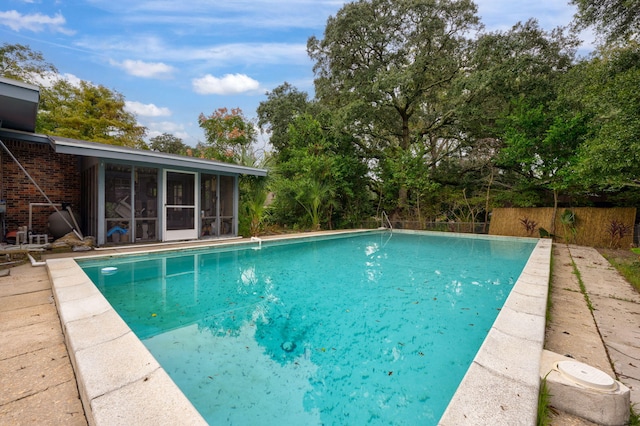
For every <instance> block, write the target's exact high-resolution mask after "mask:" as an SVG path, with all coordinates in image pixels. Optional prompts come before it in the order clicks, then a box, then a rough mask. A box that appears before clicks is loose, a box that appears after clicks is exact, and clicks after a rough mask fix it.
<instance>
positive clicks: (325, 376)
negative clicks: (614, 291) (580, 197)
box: [82, 233, 535, 424]
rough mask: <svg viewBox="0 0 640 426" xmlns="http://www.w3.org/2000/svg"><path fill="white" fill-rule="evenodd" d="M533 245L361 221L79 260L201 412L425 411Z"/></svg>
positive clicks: (392, 414)
mask: <svg viewBox="0 0 640 426" xmlns="http://www.w3.org/2000/svg"><path fill="white" fill-rule="evenodd" d="M534 245H535V243H534V242H531V241H527V242H523V241H521V240H520V241H513V240H504V239H503V240H496V239H482V238H464V237H463V238H452V237H450V236H446V237H442V236H436V235H432V234H430V235H424V234H410V235H407V234H399V233H394V234H393V236H390V235H389V234H388V233H367V234H365V235H360V236H357V237H349V238H341V239H340V240H327V239H325V240H320V241H318V240H315V241H305V242H298V243H296V244H287V245H277V244H265V245H263V249H262V250H246V249H245V250H232V251H229V250H228V249H226V250H224V251H220V250H215V251H213V252H202V251H196V252H190V253H187V254H186V255H185V253H180V254H178V253H171V254H165V255H163V257H162V258H161V257H157V256H156V255H153V256H145V257H141V258H137V259H136V258H129V259H127V261H126V262H125V261H120V260H117V261H116V260H114V259H109V260H107V261H106V263H105V261H100V262H97V261H91V262H88V263H85V262H82V266H83V267H84V269H85V270H86V271H87V273H88V275H89V276H91V277H92V279H93V280H94V282H95V283H96V285H97V286H98V288H100V290H101V291H102V292H103V293H104V294H105V296H106V297H107V299H109V301H110V302H111V304H112V305H113V306H114V307H115V308H116V310H117V311H118V313H119V314H120V315H121V316H122V317H123V318H124V319H125V320H126V321H127V323H128V324H129V326H130V327H131V328H132V329H133V330H134V332H136V334H137V335H138V336H139V337H141V338H142V339H143V340H144V342H145V345H146V346H147V347H148V348H149V349H150V350H151V352H152V353H153V354H154V356H155V357H156V358H157V359H158V360H159V361H160V363H161V364H162V365H163V367H164V369H165V370H166V371H167V372H169V374H170V375H171V376H172V378H173V379H174V381H176V383H178V385H179V386H180V387H181V389H182V390H183V391H184V392H185V393H186V394H187V395H188V396H189V398H190V399H191V400H192V402H193V403H194V404H195V406H196V407H197V408H198V409H199V410H200V411H201V413H202V414H203V415H204V417H205V418H206V419H207V420H208V421H210V422H216V421H225V422H227V421H230V422H232V423H246V422H250V423H255V422H260V423H267V424H268V423H275V422H278V423H281V422H283V421H290V422H292V423H294V424H298V423H304V424H314V423H315V424H320V423H334V422H336V423H344V422H347V423H354V424H359V423H367V422H371V423H388V422H391V421H393V422H394V423H396V424H398V423H400V424H401V423H415V422H416V421H418V422H420V423H421V424H429V423H431V424H435V423H436V422H437V421H438V419H439V418H440V416H441V415H442V412H443V411H444V408H445V407H446V405H447V404H448V402H449V400H450V399H451V396H452V395H453V392H454V391H455V389H456V387H457V386H458V383H459V382H460V379H461V378H462V376H463V375H464V374H465V372H466V370H467V368H468V367H469V364H470V363H471V361H472V360H473V357H474V356H475V354H476V352H477V350H478V348H479V346H480V344H481V343H482V341H483V340H484V337H485V335H486V333H487V331H488V330H489V328H490V327H491V325H492V323H493V321H494V320H495V317H496V315H497V314H498V312H499V310H500V309H501V307H502V304H503V302H504V300H505V299H506V297H507V295H508V294H509V292H510V290H511V287H512V285H513V283H514V281H515V280H516V279H517V277H518V276H519V275H520V271H521V270H522V267H523V266H524V264H525V262H526V260H527V259H528V257H529V254H530V253H531V250H532V249H533V247H534ZM436 258H440V259H441V260H439V261H436ZM297 259H302V260H304V261H303V262H302V263H301V264H297V263H296V260H297ZM131 260H134V262H131ZM114 265H115V266H117V268H118V272H117V273H116V274H113V275H107V274H102V273H100V270H101V269H102V268H104V267H105V266H114ZM296 265H297V266H296ZM205 266H209V267H212V269H207V268H205ZM312 267H313V268H317V269H316V270H313V269H312ZM158 270H159V271H162V273H163V276H164V278H158V277H152V275H151V271H158ZM485 272H488V273H489V275H487V276H481V275H479V274H480V273H483V274H484V273H485ZM125 276H126V277H128V278H130V281H129V282H127V281H125V280H123V277H125ZM348 282H351V284H347V283H348ZM211 284H214V285H213V286H212V285H211ZM177 288H182V289H186V290H187V292H186V293H178V292H176V289H177ZM464 297H468V298H467V299H465V298H464ZM202 306H204V307H205V308H204V309H203V313H202V315H196V314H195V312H196V311H198V310H199V308H200V307H202ZM470 332H471V334H469V333H470ZM178 349H180V350H182V349H189V350H191V352H192V355H190V358H188V359H185V358H183V357H184V355H183V354H180V353H179V351H178ZM454 349H455V352H454ZM254 396H255V398H254ZM227 419H228V420H227Z"/></svg>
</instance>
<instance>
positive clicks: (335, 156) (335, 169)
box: [272, 114, 369, 229]
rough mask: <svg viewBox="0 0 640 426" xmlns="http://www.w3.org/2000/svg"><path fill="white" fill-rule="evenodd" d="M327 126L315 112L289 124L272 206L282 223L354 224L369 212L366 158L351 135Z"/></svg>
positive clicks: (280, 155)
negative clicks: (356, 150) (356, 151)
mask: <svg viewBox="0 0 640 426" xmlns="http://www.w3.org/2000/svg"><path fill="white" fill-rule="evenodd" d="M327 129H328V126H323V125H322V123H321V122H320V120H319V119H318V118H316V117H314V116H312V115H310V114H302V115H300V116H297V117H296V118H294V119H293V122H292V123H291V125H290V126H289V131H288V133H287V140H288V141H287V144H286V147H284V149H283V151H281V152H280V154H279V155H278V156H277V157H276V158H277V163H276V166H275V168H274V172H273V179H274V180H273V185H272V186H273V189H274V192H275V194H276V198H275V202H274V205H273V208H272V209H273V211H274V216H275V217H276V218H277V219H278V220H279V221H280V222H281V223H285V224H293V225H302V226H306V225H309V226H311V227H312V228H313V229H319V228H320V227H322V226H326V227H329V228H333V227H334V226H336V224H339V225H343V224H346V223H348V224H350V225H351V226H354V225H356V224H357V225H359V223H358V222H357V221H359V220H361V219H362V217H363V216H364V215H366V214H367V213H368V211H369V208H368V200H366V199H365V197H366V194H367V192H366V178H365V174H366V172H367V168H366V165H365V163H364V161H362V159H359V158H357V156H355V155H354V153H353V147H354V145H353V143H352V141H351V140H349V139H348V138H346V137H344V136H341V135H336V134H334V133H332V132H330V131H329V130H327ZM302 217H305V218H306V220H300V218H302ZM356 218H357V220H356Z"/></svg>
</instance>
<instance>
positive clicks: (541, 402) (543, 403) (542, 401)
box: [537, 376, 551, 426]
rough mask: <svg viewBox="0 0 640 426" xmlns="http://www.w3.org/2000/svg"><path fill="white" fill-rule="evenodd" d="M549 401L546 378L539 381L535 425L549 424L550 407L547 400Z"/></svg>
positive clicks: (546, 425) (549, 395)
mask: <svg viewBox="0 0 640 426" xmlns="http://www.w3.org/2000/svg"><path fill="white" fill-rule="evenodd" d="M550 401H551V394H550V393H549V387H548V386H547V378H546V376H545V378H544V379H542V381H541V382H540V393H539V394H538V422H537V426H549V425H551V408H550V407H549V402H550Z"/></svg>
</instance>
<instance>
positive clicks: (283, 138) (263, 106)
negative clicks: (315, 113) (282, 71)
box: [257, 82, 310, 152]
mask: <svg viewBox="0 0 640 426" xmlns="http://www.w3.org/2000/svg"><path fill="white" fill-rule="evenodd" d="M308 96H309V95H308V94H307V93H306V92H300V91H298V89H296V88H295V87H293V86H292V85H291V84H289V83H287V82H284V83H283V84H281V85H280V86H278V87H276V88H275V89H273V90H272V91H271V92H267V100H266V101H262V102H260V105H259V106H258V110H257V113H258V126H259V127H260V129H263V130H264V131H265V132H266V133H268V134H269V135H270V137H269V142H270V143H271V146H273V148H274V149H275V150H276V151H277V152H280V151H282V150H283V149H284V148H285V147H286V146H287V143H288V136H287V131H288V130H289V125H290V124H291V122H292V121H293V119H294V118H295V117H296V116H298V115H300V114H304V113H305V112H308V110H309V107H310V103H309V101H308Z"/></svg>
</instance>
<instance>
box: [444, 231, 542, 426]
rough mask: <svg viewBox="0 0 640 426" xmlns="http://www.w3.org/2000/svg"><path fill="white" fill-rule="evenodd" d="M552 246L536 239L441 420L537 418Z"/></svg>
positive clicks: (499, 422) (502, 422) (508, 422)
mask: <svg viewBox="0 0 640 426" xmlns="http://www.w3.org/2000/svg"><path fill="white" fill-rule="evenodd" d="M551 250H552V241H551V240H548V239H541V240H539V241H538V243H537V244H536V247H535V248H534V250H533V252H532V253H531V256H530V257H529V260H528V261H527V264H526V265H525V267H524V269H523V271H522V273H521V275H520V277H519V278H518V280H517V281H516V284H515V285H514V287H513V289H512V290H511V293H510V295H509V297H508V298H507V300H506V302H505V304H504V306H503V308H502V310H501V311H500V313H499V314H498V317H497V318H496V321H495V322H494V324H493V327H492V328H491V330H490V332H489V334H488V335H487V337H486V339H485V341H484V342H483V344H482V346H481V347H480V350H479V351H478V354H477V355H476V357H475V358H474V360H473V362H472V364H471V367H470V368H469V370H468V371H467V373H466V374H465V376H464V378H463V379H462V382H461V383H460V386H459V387H458V389H457V391H456V392H455V394H454V396H453V398H452V400H451V402H450V403H449V405H448V407H447V409H446V410H445V412H444V414H443V415H442V417H441V419H440V422H439V425H443V426H447V425H460V424H465V425H487V424H491V425H505V426H506V425H515V424H522V425H535V424H536V420H537V409H538V393H539V390H540V357H541V355H542V349H543V346H544V333H545V327H546V309H547V295H548V292H549V278H550V273H551V272H550V261H551ZM514 318H517V321H514Z"/></svg>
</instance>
